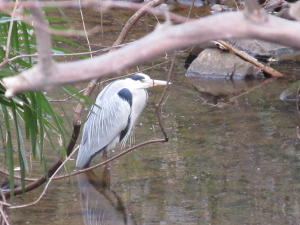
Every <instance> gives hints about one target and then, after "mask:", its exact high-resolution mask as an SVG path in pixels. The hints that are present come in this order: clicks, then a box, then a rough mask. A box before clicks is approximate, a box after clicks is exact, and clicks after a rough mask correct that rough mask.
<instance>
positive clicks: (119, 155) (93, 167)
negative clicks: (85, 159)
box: [53, 139, 166, 180]
mask: <svg viewBox="0 0 300 225" xmlns="http://www.w3.org/2000/svg"><path fill="white" fill-rule="evenodd" d="M165 141H166V140H165V139H155V140H149V141H145V142H143V143H140V144H137V145H135V146H133V147H131V148H129V149H127V150H125V151H123V152H121V153H120V154H118V155H116V156H114V157H112V158H110V159H108V160H106V161H104V162H102V163H99V164H97V165H94V166H91V167H89V168H86V169H82V170H78V171H76V172H74V173H71V174H70V175H71V176H74V175H77V174H79V173H84V172H86V171H89V170H93V169H95V168H98V167H100V166H103V165H105V164H107V163H109V162H111V161H113V160H115V159H117V158H119V157H121V156H122V155H125V154H127V153H129V152H131V151H132V150H134V149H136V148H139V147H142V146H144V145H148V144H152V143H157V142H165ZM68 176H69V174H66V175H62V176H58V177H54V178H53V180H58V179H62V178H65V177H68Z"/></svg>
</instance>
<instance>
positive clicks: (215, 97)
mask: <svg viewBox="0 0 300 225" xmlns="http://www.w3.org/2000/svg"><path fill="white" fill-rule="evenodd" d="M187 79H188V81H189V82H190V83H191V84H192V85H193V86H194V88H195V89H196V90H197V91H198V92H199V96H200V97H201V99H202V100H203V101H205V102H206V103H210V104H217V103H219V102H220V101H223V102H228V101H230V99H231V98H232V97H234V96H241V95H242V94H243V93H247V92H248V91H251V90H253V88H255V87H257V86H259V85H260V84H261V83H262V82H264V81H262V80H255V79H253V80H232V79H230V78H228V79H209V78H203V77H197V76H187Z"/></svg>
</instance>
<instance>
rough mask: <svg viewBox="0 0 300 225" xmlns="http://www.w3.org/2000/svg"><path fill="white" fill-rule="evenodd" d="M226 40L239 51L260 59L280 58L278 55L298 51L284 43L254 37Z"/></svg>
mask: <svg viewBox="0 0 300 225" xmlns="http://www.w3.org/2000/svg"><path fill="white" fill-rule="evenodd" d="M227 42H228V43H229V44H231V45H233V46H234V47H236V48H237V49H239V50H240V51H244V52H246V53H247V54H249V55H251V56H252V57H254V58H257V59H262V60H267V59H269V58H272V57H275V58H280V55H285V54H290V53H295V52H299V51H297V50H295V49H292V48H290V47H286V46H284V45H279V44H274V43H271V42H266V41H261V40H255V39H241V40H228V41H227ZM299 53H300V52H299Z"/></svg>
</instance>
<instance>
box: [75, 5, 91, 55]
mask: <svg viewBox="0 0 300 225" xmlns="http://www.w3.org/2000/svg"><path fill="white" fill-rule="evenodd" d="M78 4H79V12H80V16H81V20H82V26H83V30H84V33H85V38H86V41H87V43H88V48H89V50H90V52H91V51H92V48H91V45H90V40H89V38H88V35H87V32H86V28H85V22H84V18H83V13H82V8H81V0H78ZM90 56H91V58H93V54H90Z"/></svg>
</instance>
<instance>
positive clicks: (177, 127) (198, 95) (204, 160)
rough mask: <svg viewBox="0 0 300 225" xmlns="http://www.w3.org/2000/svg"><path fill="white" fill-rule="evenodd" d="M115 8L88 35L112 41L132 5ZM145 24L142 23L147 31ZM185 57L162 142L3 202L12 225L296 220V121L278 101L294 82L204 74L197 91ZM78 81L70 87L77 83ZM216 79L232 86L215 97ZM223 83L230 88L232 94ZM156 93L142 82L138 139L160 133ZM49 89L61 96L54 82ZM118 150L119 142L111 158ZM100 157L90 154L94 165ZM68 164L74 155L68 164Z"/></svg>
mask: <svg viewBox="0 0 300 225" xmlns="http://www.w3.org/2000/svg"><path fill="white" fill-rule="evenodd" d="M173 7H174V10H175V12H177V13H178V12H181V13H182V14H183V15H187V14H186V13H187V12H188V10H189V6H185V5H175V6H173ZM197 10H198V11H197ZM117 12H118V15H117V16H116V15H115V14H112V12H107V14H105V13H104V14H103V18H102V19H103V24H104V25H106V26H104V31H103V33H104V36H103V38H102V37H101V38H99V36H101V33H100V34H97V35H94V36H93V37H91V39H90V41H91V43H92V44H100V43H101V45H102V46H105V45H111V44H112V43H113V41H114V40H115V39H114V38H115V37H116V35H117V31H119V30H120V29H121V28H122V26H123V24H124V22H125V21H126V20H127V19H128V16H130V15H132V12H131V11H125V12H122V14H121V13H120V12H121V10H118V11H117ZM201 12H203V14H207V13H208V11H207V7H206V6H205V7H199V8H195V9H194V11H192V13H193V15H196V14H197V15H200V14H201ZM76 13H77V15H75V14H76ZM76 13H74V12H73V13H72V12H69V14H68V11H66V14H67V16H68V17H69V18H70V19H72V20H75V18H77V20H79V19H78V16H79V12H78V11H76ZM84 16H85V19H86V20H87V22H88V23H87V27H88V28H91V27H92V26H94V25H95V24H99V23H100V18H101V17H100V14H99V12H97V11H84ZM77 20H75V21H77ZM146 20H148V22H149V24H150V25H151V24H155V23H156V20H155V19H153V18H152V17H150V16H148V19H146V18H145V17H144V18H143V20H142V21H141V22H139V24H138V26H137V27H136V28H135V29H134V30H133V31H132V34H131V36H129V37H128V38H127V39H128V40H127V41H130V40H131V41H132V40H133V39H136V38H138V37H139V36H142V35H144V34H145V32H147V29H146V28H145V24H146ZM121 22H122V23H121ZM109 24H113V25H114V26H113V28H107V26H108V25H109ZM150 25H149V30H151V29H153V28H151V26H150ZM75 27H76V28H79V29H80V28H81V23H80V22H77V23H75ZM149 32H150V31H149ZM133 34H134V35H133ZM97 37H98V39H97ZM78 39H80V40H81V39H82V38H78ZM73 40H74V41H76V38H73ZM94 48H96V47H94ZM164 57H165V56H161V57H158V58H157V59H155V60H154V61H153V62H149V63H148V64H145V65H141V67H140V68H139V69H146V68H149V67H150V66H152V65H157V64H158V63H160V62H163V61H165V60H166V59H165V58H164ZM186 57H187V52H182V53H181V54H179V55H178V56H177V59H176V63H175V68H174V73H173V75H172V77H171V82H172V85H171V87H170V90H168V92H167V98H166V101H165V103H164V105H163V107H162V119H163V124H164V127H165V129H166V132H167V134H168V137H169V142H167V143H159V144H151V145H147V146H143V147H141V148H139V149H136V150H134V151H133V152H131V153H129V154H127V155H124V156H122V157H121V158H119V159H117V160H114V161H113V162H111V163H110V164H109V166H106V167H104V168H98V169H95V170H93V171H91V172H89V173H86V174H81V175H78V176H74V177H72V178H71V179H70V180H69V179H64V180H57V181H53V182H52V184H51V185H50V187H49V189H48V190H47V193H46V195H45V196H44V197H43V198H42V200H41V201H40V202H39V203H38V204H36V205H34V206H30V207H27V208H24V209H18V210H9V211H8V214H9V219H10V221H11V223H12V224H66V225H67V224H72V225H77V224H78V225H81V224H114V225H118V224H155V225H156V224H157V225H158V224H159V225H165V224H172V225H173V224H188V225H193V224H201V225H202V224H203V225H206V224H207V225H208V224H218V225H219V224H230V225H233V224H253V225H254V224H278V225H282V224H299V223H300V197H299V196H300V176H299V171H300V158H299V157H300V152H299V148H300V145H299V138H298V137H297V127H298V125H299V122H300V121H299V119H298V117H297V111H296V106H295V103H293V102H283V101H282V100H280V99H279V96H280V94H281V92H283V91H284V90H285V89H286V88H288V87H289V86H290V85H291V82H290V81H288V80H283V79H282V80H268V81H267V82H265V83H263V84H261V82H262V81H248V82H241V83H240V82H239V83H237V82H232V81H228V80H224V81H220V82H221V83H218V82H217V81H215V82H214V81H213V82H210V81H206V82H208V83H210V86H209V85H208V84H207V85H206V90H203V82H204V81H203V80H200V79H196V78H187V77H185V69H184V67H183V65H184V60H185V58H186ZM168 59H171V58H170V56H169V58H168ZM272 65H273V66H274V67H276V69H278V70H280V71H281V72H283V73H285V74H287V75H295V76H297V74H299V71H300V63H299V62H298V61H282V62H279V63H273V64H272ZM169 68H170V63H167V64H163V65H161V66H157V67H154V68H152V69H148V70H146V71H144V72H145V73H147V74H149V75H150V76H151V77H153V78H155V79H166V76H167V73H168V69H169ZM134 70H135V68H134V69H131V70H130V71H134ZM85 86H86V84H78V85H74V86H73V87H74V88H76V89H78V90H80V89H81V88H84V87H85ZM216 86H217V87H218V91H220V92H222V87H230V88H226V90H224V92H225V94H224V93H222V94H219V95H217V94H216V93H215V89H216V88H215V87H216ZM224 89H225V88H224ZM229 89H230V90H234V91H231V93H229V92H228V90H229ZM213 90H214V91H213ZM162 92H163V88H161V87H156V88H154V89H150V90H149V103H148V105H147V107H146V108H145V110H144V111H143V113H142V114H141V116H140V119H139V121H138V123H137V124H136V129H135V139H136V142H135V143H140V142H142V141H147V140H149V139H152V138H162V137H163V135H162V133H161V131H160V129H159V125H158V122H157V117H156V114H155V103H156V102H157V101H158V100H159V98H160V96H161V94H162ZM96 94H97V93H95V94H94V96H93V99H94V98H95V95H96ZM48 95H49V96H50V97H52V98H65V96H66V95H65V93H64V92H63V91H61V90H60V89H56V90H55V91H53V92H49V93H48ZM53 105H54V107H56V110H57V112H58V113H60V114H61V115H62V118H64V119H65V120H66V121H67V120H69V121H70V120H71V118H72V116H73V113H74V107H75V106H76V103H74V102H66V103H62V104H61V105H62V106H63V107H64V110H65V114H64V113H63V110H62V109H61V107H60V105H59V104H58V103H53ZM87 111H88V110H85V114H86V113H87ZM67 124H68V123H67V122H66V127H68V125H67ZM49 146H50V145H49ZM121 151H122V150H121V149H120V148H116V149H115V151H114V152H112V153H111V156H113V155H116V154H117V153H119V152H121ZM58 155H59V150H55V151H54V150H52V149H51V147H49V151H48V152H47V158H48V159H47V160H48V164H49V166H50V165H51V163H53V162H54V161H55V160H56V159H57V157H58ZM74 159H76V157H74ZM101 160H102V159H101V158H97V159H96V160H95V163H96V162H101ZM74 164H75V163H74V160H73V161H72V162H71V168H74ZM32 165H33V166H32V172H31V174H30V175H31V176H35V177H36V176H38V175H37V174H39V169H38V168H39V167H38V166H37V163H35V164H34V163H33V164H32ZM298 176H299V177H298ZM40 193H41V189H39V190H35V191H33V192H30V193H27V194H26V195H25V196H24V197H15V198H14V202H15V203H19V204H24V203H28V202H31V201H33V200H35V199H36V198H37V197H38V196H39V194H40Z"/></svg>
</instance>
